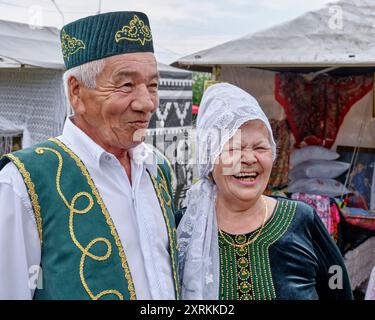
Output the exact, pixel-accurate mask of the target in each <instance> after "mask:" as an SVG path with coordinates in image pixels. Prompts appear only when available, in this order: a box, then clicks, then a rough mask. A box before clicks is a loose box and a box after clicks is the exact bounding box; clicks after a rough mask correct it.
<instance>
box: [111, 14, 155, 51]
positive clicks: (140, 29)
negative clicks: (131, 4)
mask: <svg viewBox="0 0 375 320" xmlns="http://www.w3.org/2000/svg"><path fill="white" fill-rule="evenodd" d="M124 39H126V40H129V41H139V42H140V43H141V44H142V46H144V45H145V42H146V41H151V40H152V35H151V30H150V28H149V26H148V25H146V24H145V23H144V22H143V21H142V20H141V19H139V18H138V16H137V15H134V17H133V19H132V20H131V21H130V23H129V25H128V26H123V27H122V29H120V30H119V31H117V32H116V34H115V40H116V42H120V40H124Z"/></svg>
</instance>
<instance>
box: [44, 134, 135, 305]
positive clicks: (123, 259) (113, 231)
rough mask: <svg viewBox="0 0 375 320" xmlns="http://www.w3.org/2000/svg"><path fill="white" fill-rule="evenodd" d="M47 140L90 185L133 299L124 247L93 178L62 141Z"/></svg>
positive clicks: (131, 283)
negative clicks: (70, 159) (73, 162)
mask: <svg viewBox="0 0 375 320" xmlns="http://www.w3.org/2000/svg"><path fill="white" fill-rule="evenodd" d="M48 140H49V141H51V142H53V143H55V144H56V145H58V146H59V147H60V148H61V149H63V150H64V152H66V153H67V154H68V155H69V156H70V157H71V158H72V159H73V160H74V161H75V162H76V165H77V166H78V168H79V169H80V170H81V172H82V174H83V175H84V177H85V178H86V180H87V183H88V185H89V186H90V188H91V190H92V193H93V194H94V196H95V198H96V201H97V203H98V204H99V206H100V208H101V210H102V213H103V215H104V217H105V220H106V223H107V225H108V226H109V228H110V230H111V234H112V236H113V237H114V239H115V243H116V246H117V248H118V254H119V256H120V259H121V266H122V268H123V270H124V275H125V279H126V281H127V283H128V290H129V293H130V300H135V299H136V298H137V297H136V294H135V288H134V283H133V279H132V277H131V274H130V270H129V266H128V263H127V260H126V256H125V252H124V249H123V247H122V244H121V241H120V237H119V236H118V234H117V230H116V228H115V226H114V224H113V221H112V219H111V216H110V215H109V212H108V210H107V208H106V206H105V204H104V202H103V200H102V198H101V196H100V194H99V192H98V190H97V189H96V186H95V184H94V182H93V180H92V179H91V177H90V174H89V172H88V171H87V169H86V167H85V165H84V164H83V163H82V161H81V160H80V159H79V158H78V157H77V155H76V154H75V153H74V152H73V151H72V150H70V149H69V148H68V147H67V146H66V145H65V144H64V143H62V142H61V141H60V140H58V139H56V138H50V139H48Z"/></svg>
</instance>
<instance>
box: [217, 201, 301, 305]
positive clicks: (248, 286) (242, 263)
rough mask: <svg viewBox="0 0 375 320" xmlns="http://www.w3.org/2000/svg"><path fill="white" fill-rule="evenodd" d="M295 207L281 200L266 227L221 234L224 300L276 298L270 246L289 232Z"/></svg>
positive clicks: (220, 250)
mask: <svg viewBox="0 0 375 320" xmlns="http://www.w3.org/2000/svg"><path fill="white" fill-rule="evenodd" d="M295 209H296V207H295V203H292V202H289V201H285V200H281V201H280V204H279V205H278V207H277V209H276V212H275V213H274V215H273V217H272V218H271V219H270V220H268V221H267V223H266V224H265V226H264V229H263V230H261V229H258V230H256V231H254V232H250V233H248V234H245V235H231V234H228V233H226V232H223V231H222V232H220V233H219V254H220V290H219V292H220V293H219V294H220V299H221V300H270V299H275V298H276V291H275V288H274V284H273V279H272V272H271V266H270V258H269V247H270V246H271V245H272V244H273V243H275V242H276V241H278V240H279V239H280V238H281V237H282V235H283V234H284V233H285V232H286V230H287V229H288V227H289V225H290V223H291V221H292V220H293V216H294V212H295ZM248 243H249V244H248Z"/></svg>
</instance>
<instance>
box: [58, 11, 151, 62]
mask: <svg viewBox="0 0 375 320" xmlns="http://www.w3.org/2000/svg"><path fill="white" fill-rule="evenodd" d="M60 37H61V49H62V55H63V57H64V62H65V66H66V68H67V69H70V68H73V67H76V66H79V65H81V64H84V63H86V62H89V61H93V60H98V59H102V58H106V57H110V56H113V55H117V54H123V53H132V52H154V47H153V43H152V34H151V29H150V23H149V21H148V18H147V16H146V15H145V14H144V13H142V12H135V11H134V12H133V11H121V12H107V13H103V14H98V15H93V16H88V17H85V18H82V19H79V20H76V21H73V22H71V23H69V24H67V25H65V26H64V27H63V28H62V29H61V35H60Z"/></svg>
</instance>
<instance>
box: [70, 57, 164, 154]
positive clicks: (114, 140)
mask: <svg viewBox="0 0 375 320" xmlns="http://www.w3.org/2000/svg"><path fill="white" fill-rule="evenodd" d="M158 80H159V79H158V72H157V64H156V60H155V57H154V55H153V54H152V53H131V54H123V55H116V56H112V57H109V58H107V59H106V60H105V65H104V68H103V71H102V72H101V73H100V74H99V75H98V76H97V77H96V88H95V89H89V88H87V87H83V88H81V89H80V92H79V95H80V100H81V105H82V107H81V108H78V109H76V114H77V116H78V117H80V118H81V119H82V120H83V123H84V125H85V127H86V128H88V130H85V131H86V133H88V134H89V135H90V136H91V138H93V140H94V141H96V142H99V143H100V144H101V145H104V146H107V147H110V148H119V149H126V150H127V149H129V148H131V147H133V146H135V145H137V144H139V143H140V142H142V141H143V139H144V134H145V131H146V129H147V128H148V125H149V122H150V119H151V116H152V114H153V113H154V112H155V110H156V108H157V107H158V104H159V98H158Z"/></svg>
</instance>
